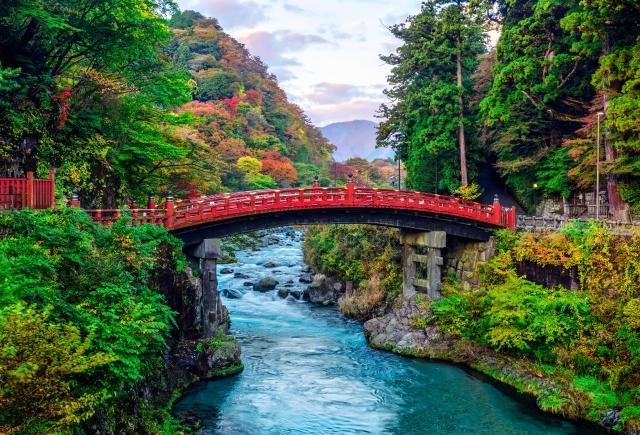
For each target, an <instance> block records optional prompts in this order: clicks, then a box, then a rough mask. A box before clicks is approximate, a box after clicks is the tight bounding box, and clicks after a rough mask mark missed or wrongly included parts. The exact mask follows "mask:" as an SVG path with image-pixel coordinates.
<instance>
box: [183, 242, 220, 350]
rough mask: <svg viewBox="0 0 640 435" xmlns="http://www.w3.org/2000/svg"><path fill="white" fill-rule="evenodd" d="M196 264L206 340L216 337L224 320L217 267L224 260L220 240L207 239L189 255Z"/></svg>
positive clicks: (190, 251)
mask: <svg viewBox="0 0 640 435" xmlns="http://www.w3.org/2000/svg"><path fill="white" fill-rule="evenodd" d="M187 255H188V256H189V257H191V259H192V261H194V260H195V261H194V262H196V263H197V264H196V265H197V267H198V269H199V270H200V273H201V275H200V276H201V278H200V279H201V281H202V304H201V306H202V313H201V315H202V320H203V322H202V332H203V335H204V337H205V338H207V337H214V336H215V335H216V332H217V328H218V323H219V319H221V318H223V317H224V316H223V315H222V311H223V310H225V308H224V307H223V305H222V301H221V300H220V296H219V295H218V277H217V273H216V272H217V271H216V266H217V262H218V260H219V259H221V258H222V253H221V251H220V239H205V240H203V241H202V242H200V244H199V245H197V246H196V247H195V248H193V249H190V250H189V252H188V253H187Z"/></svg>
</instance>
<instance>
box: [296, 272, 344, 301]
mask: <svg viewBox="0 0 640 435" xmlns="http://www.w3.org/2000/svg"><path fill="white" fill-rule="evenodd" d="M343 294H344V291H343V290H342V284H341V283H339V282H337V281H335V280H333V279H331V278H328V277H327V276H325V275H323V274H321V273H319V274H317V275H315V276H314V277H313V281H312V282H311V284H309V286H308V287H307V288H306V290H305V291H304V299H305V300H308V301H309V302H311V303H313V304H318V305H334V304H336V303H337V302H338V299H340V297H341V296H342V295H343Z"/></svg>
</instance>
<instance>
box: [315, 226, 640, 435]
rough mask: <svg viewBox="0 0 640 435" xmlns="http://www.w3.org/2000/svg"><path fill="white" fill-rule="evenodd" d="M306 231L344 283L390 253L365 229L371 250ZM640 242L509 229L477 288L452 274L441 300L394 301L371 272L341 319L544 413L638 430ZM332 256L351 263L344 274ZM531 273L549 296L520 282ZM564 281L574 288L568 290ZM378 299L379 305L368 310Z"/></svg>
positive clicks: (380, 343)
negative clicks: (514, 394) (505, 390)
mask: <svg viewBox="0 0 640 435" xmlns="http://www.w3.org/2000/svg"><path fill="white" fill-rule="evenodd" d="M385 231H390V230H385ZM308 234H309V236H310V237H311V240H309V241H308V243H305V253H306V255H307V258H309V259H312V260H315V262H314V266H315V267H316V269H317V270H319V271H321V272H323V273H333V274H334V276H335V277H336V278H337V279H347V278H348V276H347V274H345V273H344V272H343V271H345V270H358V268H360V270H362V268H366V267H370V265H372V264H376V263H377V262H378V260H379V259H380V258H382V257H383V255H382V253H383V252H384V249H385V247H388V246H390V244H389V243H388V242H387V241H385V240H386V239H388V237H389V236H388V234H386V233H385V234H384V236H383V237H382V238H381V237H379V234H376V233H369V235H371V236H372V237H369V238H368V239H367V240H365V242H364V246H366V247H367V249H365V250H363V249H361V247H360V246H361V245H363V242H362V241H361V240H360V241H359V243H352V241H351V239H350V238H349V236H348V234H349V229H348V228H345V229H341V228H336V227H332V226H329V227H324V228H321V229H315V230H313V231H311V232H309V233H308ZM327 239H332V240H331V241H330V242H327ZM638 240H640V239H639V238H638V236H637V235H634V236H633V237H631V238H628V239H624V240H622V239H620V238H618V237H614V236H612V235H610V234H608V233H607V231H606V229H604V228H601V227H598V226H591V227H589V226H585V227H584V228H568V229H567V230H566V231H564V232H561V233H549V234H538V235H535V236H534V235H531V234H526V233H521V234H516V233H512V232H502V233H499V234H498V240H497V244H498V255H497V256H496V257H495V258H494V259H492V260H491V261H490V262H489V263H488V264H487V265H486V266H485V267H483V269H482V270H480V271H479V272H480V274H479V275H480V286H479V287H478V288H472V289H468V288H464V286H462V285H461V284H460V283H457V282H456V281H455V279H452V278H451V277H447V279H446V282H445V286H444V289H443V296H444V297H443V299H441V300H439V301H437V302H435V303H433V304H432V303H431V301H428V300H426V299H423V298H420V297H419V298H418V300H417V301H416V300H415V299H413V300H410V301H405V300H404V299H403V298H402V297H395V298H394V299H393V300H391V301H390V300H389V299H390V298H389V295H396V294H397V293H396V291H394V289H393V288H391V289H390V288H389V286H388V285H385V284H382V281H381V280H380V277H379V275H378V276H376V275H375V269H373V270H372V269H371V268H370V269H369V270H370V271H372V272H374V273H373V274H372V275H370V276H369V277H368V279H361V282H362V283H364V285H360V286H359V287H356V288H354V290H353V291H352V293H351V294H350V295H346V297H345V298H343V299H341V301H340V302H339V307H340V309H341V311H342V312H343V313H344V314H345V315H349V316H352V317H356V318H360V319H362V320H368V322H367V323H366V324H365V325H366V326H365V330H366V334H367V337H368V339H369V341H370V343H371V345H372V346H373V347H375V348H378V349H384V350H390V351H393V352H396V353H399V354H403V355H407V356H413V357H420V358H429V359H435V360H444V361H451V362H455V363H463V364H466V365H467V366H469V367H472V368H473V369H475V370H478V371H480V372H482V373H484V374H486V375H487V376H490V377H491V378H492V379H495V380H497V381H499V382H503V383H505V384H506V385H510V386H512V387H514V388H516V389H517V390H518V391H521V392H523V393H525V394H528V395H531V396H532V397H535V399H536V402H537V404H538V406H539V407H540V409H542V410H544V411H546V412H550V413H553V414H556V415H560V416H563V417H565V418H570V419H583V420H586V421H589V422H593V423H595V424H598V425H599V426H600V427H602V428H604V429H607V430H617V431H621V432H624V433H630V434H636V433H638V431H639V430H640V373H639V368H640V365H639V364H640V361H639V359H640V345H639V344H640V332H639V331H640V321H638V316H639V315H640V309H638V307H640V301H639V299H638V297H639V296H640V295H639V294H638V286H637V284H636V283H637V279H636V272H635V271H636V270H638V267H637V265H638V260H637V258H638V255H639V254H640V252H639V251H638V246H640V244H638ZM392 244H393V242H392ZM392 244H391V245H392ZM371 247H373V248H371ZM376 247H377V248H376ZM376 250H377V252H378V253H379V255H378V256H377V257H376V256H375V252H376ZM363 251H364V252H365V253H364V254H362V252H363ZM372 253H373V254H374V255H372ZM332 259H341V261H345V260H348V261H347V262H346V263H344V264H342V265H337V266H336V265H335V263H332V261H333V260H332ZM519 270H522V271H521V272H519ZM603 271H606V272H604V273H603ZM525 272H526V273H530V274H531V277H532V278H531V279H540V282H541V283H542V284H545V285H549V286H550V287H552V288H547V287H544V286H543V285H539V284H535V283H534V282H532V281H528V280H526V279H523V278H522V277H519V276H518V273H523V274H524V273H525ZM371 278H375V279H371ZM565 282H567V283H570V284H571V288H574V287H577V290H567V289H565V288H563V287H562V283H565ZM376 283H377V284H378V285H377V286H376V285H371V284H376ZM372 298H373V299H375V300H377V301H378V304H377V306H376V305H375V304H374V306H371V303H370V302H371V300H372ZM345 308H346V309H345ZM367 313H368V314H369V315H366V314H367Z"/></svg>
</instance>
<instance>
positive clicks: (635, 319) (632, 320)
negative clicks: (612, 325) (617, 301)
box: [623, 298, 640, 330]
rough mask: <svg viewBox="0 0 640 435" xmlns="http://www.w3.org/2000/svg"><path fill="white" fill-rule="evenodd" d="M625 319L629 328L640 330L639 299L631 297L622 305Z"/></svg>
mask: <svg viewBox="0 0 640 435" xmlns="http://www.w3.org/2000/svg"><path fill="white" fill-rule="evenodd" d="M623 312H624V317H625V321H626V322H627V323H628V325H629V327H630V328H631V329H638V330H640V299H638V298H636V299H632V300H630V301H629V302H628V303H627V305H625V307H624V310H623Z"/></svg>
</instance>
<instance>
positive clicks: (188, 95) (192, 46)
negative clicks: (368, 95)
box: [0, 0, 332, 207]
mask: <svg viewBox="0 0 640 435" xmlns="http://www.w3.org/2000/svg"><path fill="white" fill-rule="evenodd" d="M170 15H173V19H172V20H171V21H170V22H168V21H167V20H166V19H165V18H163V17H164V16H170ZM331 149H332V148H331V146H330V145H329V144H328V143H327V142H326V140H325V139H324V138H323V137H322V135H321V134H320V132H319V131H318V130H317V129H316V128H315V127H313V126H312V125H311V124H310V123H309V121H308V120H307V119H306V117H305V116H304V114H303V113H302V111H301V110H300V109H299V108H298V107H297V106H295V105H293V104H291V103H289V102H288V101H287V98H286V95H285V94H284V92H283V91H282V90H281V89H280V88H279V87H278V85H277V82H276V80H275V78H274V77H273V76H271V75H270V74H269V73H268V72H267V67H266V66H265V65H264V64H262V63H261V62H260V60H259V59H256V58H253V57H252V56H251V55H250V54H249V53H248V52H247V51H246V50H245V49H244V48H243V47H242V45H240V44H239V43H238V42H236V41H235V40H233V39H232V38H230V37H229V36H228V35H226V34H224V32H223V31H222V29H221V28H220V26H218V24H217V22H216V21H215V20H213V19H204V18H203V17H202V16H201V15H200V14H197V13H195V12H185V13H179V12H178V11H177V9H176V6H175V3H173V2H172V1H168V0H145V1H135V0H127V1H114V0H105V1H100V2H93V1H89V0H80V1H75V0H74V1H70V0H63V1H61V2H55V3H49V2H32V1H27V0H10V1H9V2H4V3H3V7H2V8H1V10H0V172H1V173H3V174H4V175H14V176H23V175H24V172H25V171H28V170H35V171H37V172H38V173H39V174H40V175H43V174H45V173H46V171H47V169H48V168H50V167H54V168H57V169H58V179H59V180H61V181H62V186H63V190H64V192H66V193H67V194H69V193H70V191H71V188H72V186H77V187H78V190H79V193H80V196H81V200H82V202H83V205H85V206H87V207H92V206H93V207H95V206H101V207H111V206H115V205H118V204H119V203H122V201H124V200H125V199H128V197H130V196H133V197H139V198H140V197H142V196H143V195H144V194H145V193H146V192H147V191H156V192H162V191H166V190H170V189H173V190H174V191H175V190H177V192H176V193H178V194H188V193H194V192H195V191H199V192H206V193H213V192H219V191H223V190H232V189H239V188H243V189H244V188H262V187H274V186H276V185H278V184H280V185H288V184H294V183H296V182H298V180H299V179H300V178H302V179H303V180H304V181H305V182H309V181H310V179H311V177H312V174H313V173H315V172H316V171H318V169H317V168H316V166H321V167H322V166H326V164H327V162H328V161H329V159H330V153H331ZM239 159H240V161H239ZM293 162H295V164H296V165H297V166H295V167H294V163H293ZM223 180H224V181H223Z"/></svg>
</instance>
